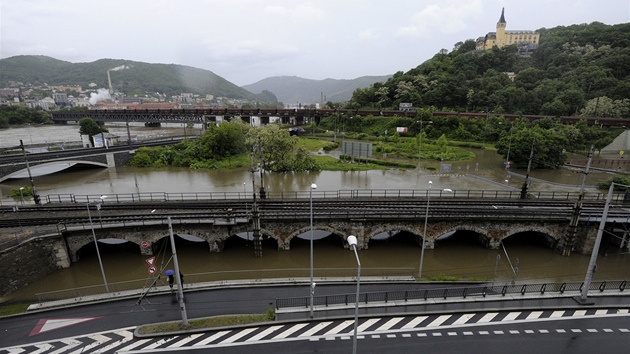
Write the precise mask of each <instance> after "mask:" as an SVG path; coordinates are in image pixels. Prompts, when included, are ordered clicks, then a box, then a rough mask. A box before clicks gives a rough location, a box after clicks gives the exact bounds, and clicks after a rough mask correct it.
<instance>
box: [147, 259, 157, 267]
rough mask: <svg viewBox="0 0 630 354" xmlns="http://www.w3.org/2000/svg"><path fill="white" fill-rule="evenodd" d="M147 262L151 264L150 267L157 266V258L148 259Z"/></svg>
mask: <svg viewBox="0 0 630 354" xmlns="http://www.w3.org/2000/svg"><path fill="white" fill-rule="evenodd" d="M146 262H147V263H149V265H150V266H153V265H154V264H155V257H151V258H149V259H147V260H146Z"/></svg>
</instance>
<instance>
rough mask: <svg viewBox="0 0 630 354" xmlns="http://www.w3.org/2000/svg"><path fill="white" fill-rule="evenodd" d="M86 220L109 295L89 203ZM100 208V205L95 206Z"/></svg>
mask: <svg viewBox="0 0 630 354" xmlns="http://www.w3.org/2000/svg"><path fill="white" fill-rule="evenodd" d="M86 206H87V212H88V218H89V219H90V228H91V229H92V238H93V239H94V246H96V256H97V257H98V264H99V266H100V267H101V275H103V283H104V284H105V291H106V292H107V293H109V286H107V278H105V270H104V269H103V261H102V260H101V252H100V251H99V249H98V241H97V240H96V233H95V232H94V224H93V223H92V213H90V202H89V201H88V203H87V204H86ZM97 206H100V204H97Z"/></svg>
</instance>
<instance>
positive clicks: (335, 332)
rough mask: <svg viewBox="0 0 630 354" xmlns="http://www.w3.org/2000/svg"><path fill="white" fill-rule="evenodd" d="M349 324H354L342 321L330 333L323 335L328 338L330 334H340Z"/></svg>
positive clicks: (349, 321)
mask: <svg viewBox="0 0 630 354" xmlns="http://www.w3.org/2000/svg"><path fill="white" fill-rule="evenodd" d="M351 324H354V320H347V321H343V322H341V323H340V324H338V325H336V326H335V327H333V328H332V329H331V330H330V331H328V332H326V333H324V335H325V336H329V335H331V334H337V333H339V332H341V331H342V330H343V329H345V328H347V327H348V326H350V325H351ZM358 332H359V328H358V327H357V333H358ZM353 333H354V328H353Z"/></svg>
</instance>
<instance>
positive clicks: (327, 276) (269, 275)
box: [25, 267, 414, 303]
mask: <svg viewBox="0 0 630 354" xmlns="http://www.w3.org/2000/svg"><path fill="white" fill-rule="evenodd" d="M314 271H315V272H316V273H317V279H324V280H325V281H329V280H331V279H332V278H345V279H351V277H352V275H353V274H356V268H315V269H314ZM362 271H363V275H364V276H366V277H369V276H374V277H380V278H383V279H387V278H393V277H408V278H409V279H412V278H413V273H414V268H404V267H402V268H365V269H362ZM309 272H310V268H283V269H248V270H234V271H218V272H205V273H190V274H185V276H184V278H185V284H186V288H191V287H194V288H203V287H205V286H207V285H209V284H210V283H214V285H225V284H227V283H228V282H231V281H232V282H238V281H241V282H242V281H246V282H248V283H261V282H262V281H263V280H274V282H278V281H279V280H278V279H281V281H282V282H284V283H297V282H304V279H308V277H309ZM156 277H157V275H156V276H155V277H149V278H146V279H135V280H129V281H122V282H114V283H107V286H108V288H109V294H111V295H112V296H115V295H117V294H119V293H120V292H122V291H136V292H137V293H140V292H141V291H144V290H146V289H147V288H148V287H150V286H151V284H153V281H154V280H155V278H156ZM155 285H156V286H160V285H167V283H166V278H165V277H161V278H160V280H158V281H157V282H156V283H155ZM152 291H157V289H155V288H153V289H152ZM103 294H107V292H106V291H105V285H104V284H100V285H93V286H83V287H76V288H71V289H64V290H56V291H47V292H41V293H37V294H35V296H36V298H37V301H38V302H39V303H43V302H50V301H61V300H72V301H75V302H76V301H79V300H81V299H83V298H84V297H87V296H95V295H103ZM25 300H30V299H25Z"/></svg>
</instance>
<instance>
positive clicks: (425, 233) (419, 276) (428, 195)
mask: <svg viewBox="0 0 630 354" xmlns="http://www.w3.org/2000/svg"><path fill="white" fill-rule="evenodd" d="M431 186H433V182H432V181H429V190H428V191H427V209H426V212H425V214H424V235H422V251H421V252H420V266H419V267H418V280H420V279H422V264H423V263H424V244H425V242H426V240H427V222H428V220H429V201H430V198H431ZM443 191H444V192H449V193H453V190H451V189H449V188H445V189H443Z"/></svg>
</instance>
